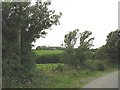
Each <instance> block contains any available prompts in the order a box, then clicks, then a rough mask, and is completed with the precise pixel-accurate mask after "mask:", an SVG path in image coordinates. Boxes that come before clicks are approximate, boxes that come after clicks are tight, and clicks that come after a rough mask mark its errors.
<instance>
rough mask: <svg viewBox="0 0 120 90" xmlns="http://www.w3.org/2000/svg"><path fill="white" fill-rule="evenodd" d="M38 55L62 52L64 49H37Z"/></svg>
mask: <svg viewBox="0 0 120 90" xmlns="http://www.w3.org/2000/svg"><path fill="white" fill-rule="evenodd" d="M34 52H35V53H36V54H37V55H40V56H41V55H53V54H61V53H63V52H64V50H35V51H34Z"/></svg>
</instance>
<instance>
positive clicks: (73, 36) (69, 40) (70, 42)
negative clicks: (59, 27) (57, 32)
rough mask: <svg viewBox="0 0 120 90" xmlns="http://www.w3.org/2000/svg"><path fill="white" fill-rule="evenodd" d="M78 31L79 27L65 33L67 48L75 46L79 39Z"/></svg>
mask: <svg viewBox="0 0 120 90" xmlns="http://www.w3.org/2000/svg"><path fill="white" fill-rule="evenodd" d="M78 31H79V29H76V30H74V31H71V32H69V33H68V34H66V35H65V37H64V43H65V47H66V48H73V47H74V46H75V44H76V42H77V39H78V35H77V34H78Z"/></svg>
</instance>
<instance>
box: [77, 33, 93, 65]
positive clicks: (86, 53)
mask: <svg viewBox="0 0 120 90" xmlns="http://www.w3.org/2000/svg"><path fill="white" fill-rule="evenodd" d="M91 34H92V32H90V31H84V32H82V33H80V46H79V47H78V49H77V50H76V56H77V58H78V59H79V62H80V63H79V65H80V66H85V63H84V62H85V60H86V59H87V58H89V57H90V54H91V52H90V50H89V49H90V48H91V46H93V44H92V42H93V40H94V38H90V35H91Z"/></svg>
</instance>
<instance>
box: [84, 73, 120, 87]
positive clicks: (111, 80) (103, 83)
mask: <svg viewBox="0 0 120 90" xmlns="http://www.w3.org/2000/svg"><path fill="white" fill-rule="evenodd" d="M83 88H118V71H115V72H113V73H110V74H107V75H105V76H102V77H100V78H98V79H95V80H93V81H92V82H90V83H88V84H86V85H85V86H83Z"/></svg>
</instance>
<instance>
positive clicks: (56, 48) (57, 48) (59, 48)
mask: <svg viewBox="0 0 120 90" xmlns="http://www.w3.org/2000/svg"><path fill="white" fill-rule="evenodd" d="M64 49H65V48H64V47H58V46H56V47H54V46H38V47H37V48H36V50H64Z"/></svg>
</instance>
